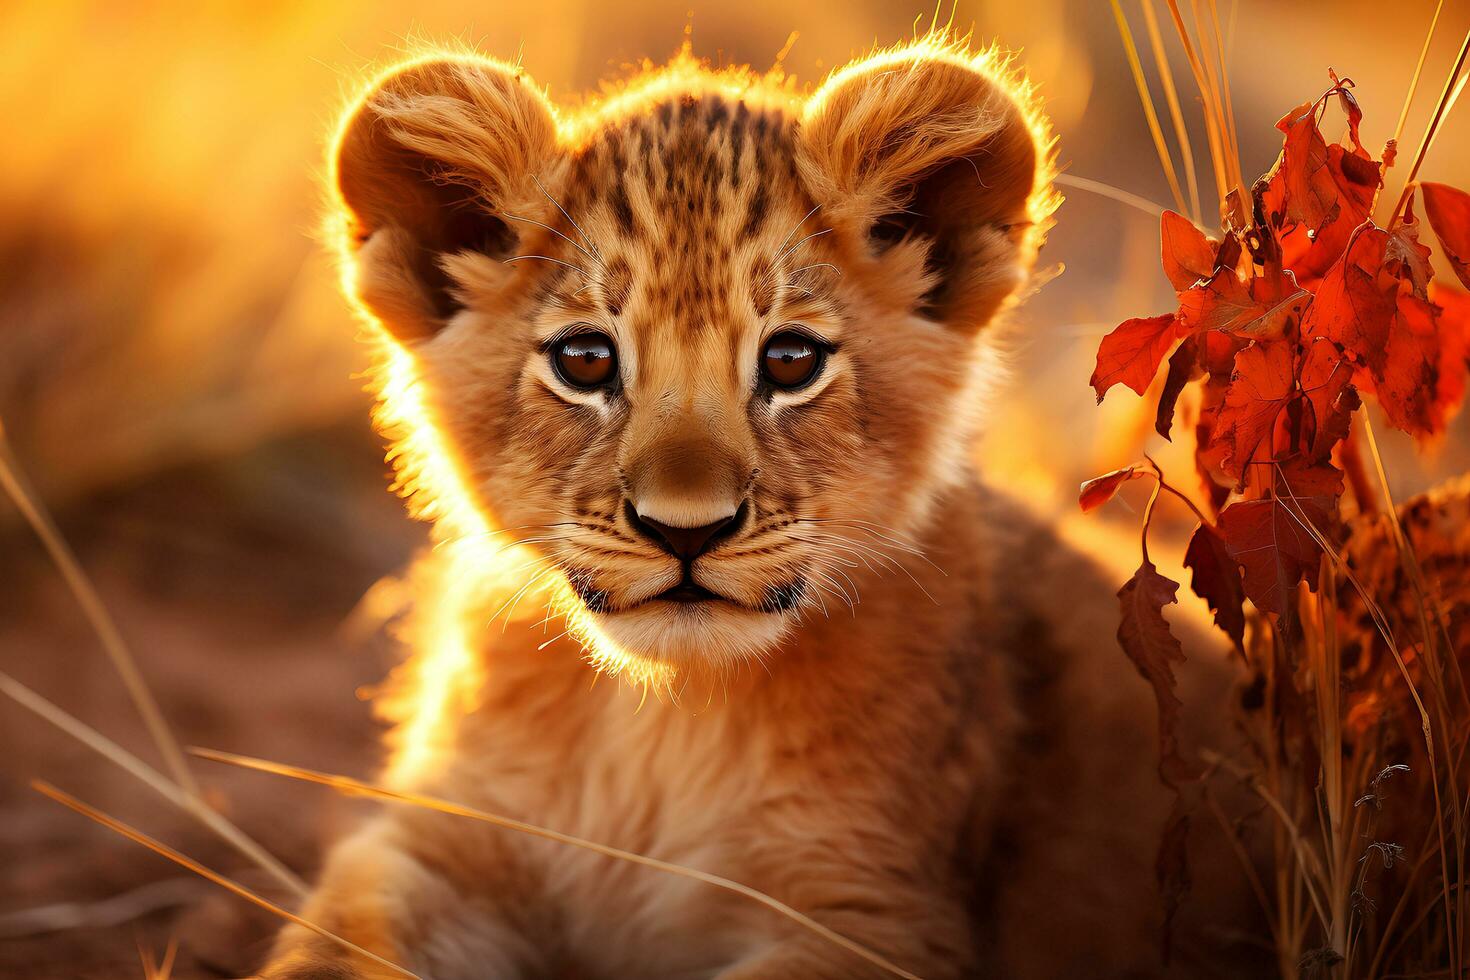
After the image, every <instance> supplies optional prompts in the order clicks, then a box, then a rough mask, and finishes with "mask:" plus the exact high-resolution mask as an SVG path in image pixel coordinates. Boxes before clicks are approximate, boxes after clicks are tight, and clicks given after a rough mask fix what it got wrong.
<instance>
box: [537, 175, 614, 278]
mask: <svg viewBox="0 0 1470 980" xmlns="http://www.w3.org/2000/svg"><path fill="white" fill-rule="evenodd" d="M531 179H532V180H533V181H535V182H536V189H537V190H538V191H540V192H541V193H542V194H545V195H546V199H547V200H548V201H550V202H551V203H552V204H554V205H556V209H557V210H558V211H560V212H561V216H562V217H563V218H566V219H567V222H568V223H569V224H570V225H571V226H572V227H573V228H574V229H576V232H577V234H578V235H580V236H581V238H582V241H584V242H586V243H587V247H588V248H590V249H592V253H593V254H594V255H595V256H596V257H597V264H598V265H601V266H603V267H604V268H606V263H604V262H603V261H602V252H601V251H600V250H599V249H598V248H597V246H596V245H594V244H593V242H592V239H591V238H589V237H588V236H587V233H586V232H585V231H583V230H582V226H581V225H579V224H577V222H576V221H575V220H574V219H573V218H572V216H571V215H570V214H568V213H567V209H566V208H564V207H562V206H561V202H560V201H558V200H557V199H556V198H554V197H552V196H551V194H550V193H549V192H548V191H547V190H546V188H545V187H543V186H542V185H541V178H539V177H537V176H536V175H535V174H532V175H531Z"/></svg>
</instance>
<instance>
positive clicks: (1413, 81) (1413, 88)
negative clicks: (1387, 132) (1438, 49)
mask: <svg viewBox="0 0 1470 980" xmlns="http://www.w3.org/2000/svg"><path fill="white" fill-rule="evenodd" d="M1442 10H1444V0H1439V3H1437V4H1435V7H1434V16H1433V17H1432V18H1430V20H1429V32H1428V33H1427V34H1425V35H1424V47H1422V48H1420V49H1419V61H1418V63H1417V64H1415V65H1414V74H1413V75H1412V76H1410V78H1409V91H1408V92H1406V93H1405V94H1404V107H1403V108H1402V109H1400V110H1399V122H1398V125H1397V126H1395V127H1394V128H1393V141H1394V143H1395V144H1397V143H1398V141H1399V140H1401V139H1403V136H1404V124H1405V123H1407V122H1408V121H1409V107H1410V106H1412V105H1413V104H1414V93H1415V92H1417V91H1418V89H1419V77H1420V76H1421V75H1422V74H1424V59H1425V58H1427V57H1429V46H1430V44H1431V43H1432V42H1433V41H1434V29H1435V28H1436V27H1438V26H1439V14H1440V11H1442Z"/></svg>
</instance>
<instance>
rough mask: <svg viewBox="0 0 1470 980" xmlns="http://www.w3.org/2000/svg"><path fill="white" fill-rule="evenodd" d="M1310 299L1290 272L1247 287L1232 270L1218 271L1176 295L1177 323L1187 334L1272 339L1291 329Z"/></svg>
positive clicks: (1262, 279)
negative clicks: (1233, 335) (1177, 305)
mask: <svg viewBox="0 0 1470 980" xmlns="http://www.w3.org/2000/svg"><path fill="white" fill-rule="evenodd" d="M1310 299H1311V295H1310V294H1309V293H1307V292H1306V291H1305V290H1303V289H1301V288H1300V287H1298V286H1297V284H1296V279H1295V278H1294V277H1293V276H1292V274H1291V273H1290V272H1285V273H1283V274H1282V275H1281V276H1279V277H1270V278H1268V277H1265V276H1259V277H1257V278H1254V279H1252V280H1251V281H1250V283H1249V284H1247V283H1244V282H1242V281H1241V279H1240V277H1239V276H1238V275H1236V274H1235V270H1234V269H1229V268H1221V269H1218V270H1216V271H1215V273H1214V275H1212V276H1211V277H1210V278H1209V280H1208V281H1206V282H1202V283H1199V284H1197V285H1195V286H1193V287H1191V288H1190V289H1188V290H1186V291H1184V292H1183V293H1181V294H1180V295H1179V320H1180V323H1181V324H1182V325H1183V326H1184V327H1185V328H1186V329H1188V330H1190V331H1221V332H1224V333H1232V334H1235V335H1236V336H1240V337H1250V338H1253V339H1254V338H1259V337H1267V338H1275V337H1280V336H1281V335H1282V334H1284V333H1286V332H1287V331H1288V330H1289V329H1290V328H1291V327H1292V326H1294V325H1295V323H1296V322H1297V320H1298V318H1299V317H1300V315H1301V311H1302V309H1303V308H1304V307H1305V306H1306V304H1307V302H1308V301H1309V300H1310Z"/></svg>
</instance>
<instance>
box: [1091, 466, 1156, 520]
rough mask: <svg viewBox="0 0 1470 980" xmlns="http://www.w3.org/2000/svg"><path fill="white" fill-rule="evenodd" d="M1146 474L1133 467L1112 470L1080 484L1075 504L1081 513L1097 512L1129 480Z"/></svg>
mask: <svg viewBox="0 0 1470 980" xmlns="http://www.w3.org/2000/svg"><path fill="white" fill-rule="evenodd" d="M1147 475H1148V474H1146V473H1139V472H1138V471H1137V469H1136V468H1135V467H1132V466H1125V467H1123V468H1122V469H1121V470H1113V472H1111V473H1104V474H1103V475H1102V476H1097V477H1093V478H1092V479H1091V480H1088V481H1087V482H1086V483H1084V484H1082V491H1081V492H1080V493H1079V494H1078V496H1077V503H1078V504H1080V505H1081V506H1082V511H1083V513H1086V512H1088V511H1093V510H1097V508H1099V507H1101V506H1102V505H1103V504H1105V503H1107V502H1108V501H1109V500H1112V499H1113V497H1114V495H1116V494H1117V492H1118V489H1119V488H1120V487H1122V486H1123V484H1125V483H1127V482H1128V481H1129V480H1136V479H1138V478H1139V477H1141V476H1147Z"/></svg>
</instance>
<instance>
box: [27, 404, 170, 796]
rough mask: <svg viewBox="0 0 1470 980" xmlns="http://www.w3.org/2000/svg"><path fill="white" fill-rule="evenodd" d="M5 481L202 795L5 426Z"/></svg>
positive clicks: (152, 726)
mask: <svg viewBox="0 0 1470 980" xmlns="http://www.w3.org/2000/svg"><path fill="white" fill-rule="evenodd" d="M0 487H4V489H5V492H6V494H8V495H9V497H10V499H11V500H12V501H14V503H15V506H16V508H17V509H19V510H20V512H21V515H22V516H23V517H24V518H25V519H26V522H27V523H28V524H30V526H31V529H32V530H34V531H35V532H36V536H37V537H38V538H40V539H41V543H42V544H43V545H45V547H46V551H47V553H49V554H50V556H51V559H52V561H54V562H55V563H56V567H57V568H58V569H59V570H60V571H61V575H62V578H64V579H65V580H66V584H67V586H68V587H69V588H70V589H71V591H72V594H73V595H75V596H76V599H77V602H78V603H79V604H80V605H81V607H82V612H83V613H84V614H85V615H86V617H87V621H88V622H89V623H90V624H91V625H92V629H93V630H94V631H96V633H97V638H98V639H99V640H101V641H102V647H103V649H104V650H106V651H107V656H108V657H109V658H110V659H111V660H112V663H113V666H114V667H116V668H117V672H118V673H119V674H121V675H122V680H123V684H124V685H125V686H126V687H127V689H128V696H129V697H131V698H132V699H133V704H135V705H136V706H137V708H138V713H139V714H141V715H142V716H143V722H144V724H146V725H147V726H148V732H149V734H150V735H151V736H152V737H153V741H154V743H155V744H157V746H158V751H159V752H161V753H162V754H163V758H164V761H165V762H166V763H167V764H168V768H169V771H170V772H172V773H173V777H174V781H175V782H177V783H178V784H179V785H180V786H182V787H183V788H184V790H185V791H186V792H187V793H188V794H189V795H190V796H197V795H198V793H199V787H198V785H197V784H196V783H195V782H194V777H193V775H192V774H191V773H190V772H189V767H188V765H187V764H186V763H185V761H184V753H183V752H182V751H181V750H180V749H179V743H178V741H177V740H175V739H174V737H173V733H172V732H171V731H169V728H168V723H167V722H165V721H164V720H163V712H161V711H160V710H159V709H158V702H156V701H155V700H153V695H152V693H151V692H150V691H149V690H148V685H147V684H145V683H144V682H143V675H142V674H141V673H140V672H139V671H138V665H137V662H136V661H135V660H134V659H133V655H132V653H131V652H129V650H128V647H127V644H126V643H124V642H123V638H122V634H121V632H119V631H118V628H117V624H116V623H115V622H113V619H112V614H111V613H109V612H108V611H107V607H106V606H105V605H103V603H102V598H101V596H99V595H98V594H97V590H96V588H94V587H93V585H92V581H91V579H89V578H88V577H87V573H86V572H84V571H83V570H82V566H81V563H80V562H78V561H77V558H76V555H75V554H73V553H72V550H71V547H70V546H69V545H67V543H66V539H65V538H63V537H62V536H61V532H60V531H59V530H58V529H57V527H56V523H55V522H54V521H53V520H52V519H51V515H50V514H48V513H47V512H46V509H45V507H43V506H42V505H41V503H40V500H39V498H38V497H37V496H36V495H35V494H33V493H31V492H30V491H29V489H28V488H27V486H26V482H25V479H24V478H23V476H22V475H21V471H20V467H19V466H18V465H17V464H16V462H15V460H14V459H13V458H12V456H11V454H10V448H9V446H8V444H7V442H6V439H5V430H4V428H3V427H0Z"/></svg>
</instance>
